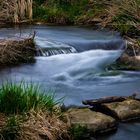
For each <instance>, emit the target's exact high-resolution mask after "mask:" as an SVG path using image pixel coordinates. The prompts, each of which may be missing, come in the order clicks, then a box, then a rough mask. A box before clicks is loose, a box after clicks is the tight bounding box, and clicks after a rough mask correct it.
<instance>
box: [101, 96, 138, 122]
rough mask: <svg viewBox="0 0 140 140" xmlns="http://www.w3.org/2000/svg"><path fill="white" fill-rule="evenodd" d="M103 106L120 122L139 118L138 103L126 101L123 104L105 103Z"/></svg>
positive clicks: (130, 100) (131, 100)
mask: <svg viewBox="0 0 140 140" xmlns="http://www.w3.org/2000/svg"><path fill="white" fill-rule="evenodd" d="M103 106H104V107H105V108H106V109H108V110H110V111H111V112H112V113H113V114H114V115H116V117H117V118H119V119H120V120H122V121H127V120H131V119H137V118H140V101H137V100H133V99H127V100H125V101H123V102H113V103H106V104H103Z"/></svg>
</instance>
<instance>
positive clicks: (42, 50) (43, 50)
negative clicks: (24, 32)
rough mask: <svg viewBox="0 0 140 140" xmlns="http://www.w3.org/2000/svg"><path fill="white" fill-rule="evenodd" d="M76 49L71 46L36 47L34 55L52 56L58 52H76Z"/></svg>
mask: <svg viewBox="0 0 140 140" xmlns="http://www.w3.org/2000/svg"><path fill="white" fill-rule="evenodd" d="M76 52H77V51H76V49H74V48H73V47H69V48H67V47H66V48H37V51H36V56H52V55H58V54H69V53H76Z"/></svg>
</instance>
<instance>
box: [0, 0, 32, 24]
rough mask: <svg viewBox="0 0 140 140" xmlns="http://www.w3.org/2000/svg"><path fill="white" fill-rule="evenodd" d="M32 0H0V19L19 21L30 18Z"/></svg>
mask: <svg viewBox="0 0 140 140" xmlns="http://www.w3.org/2000/svg"><path fill="white" fill-rule="evenodd" d="M32 3H33V2H32V0H0V20H1V21H5V22H15V23H19V22H22V21H23V20H26V19H32Z"/></svg>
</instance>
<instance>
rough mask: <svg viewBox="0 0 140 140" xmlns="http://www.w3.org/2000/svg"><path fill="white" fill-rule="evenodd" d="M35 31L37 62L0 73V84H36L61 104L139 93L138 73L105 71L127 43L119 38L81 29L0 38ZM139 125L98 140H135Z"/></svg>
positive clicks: (9, 31)
mask: <svg viewBox="0 0 140 140" xmlns="http://www.w3.org/2000/svg"><path fill="white" fill-rule="evenodd" d="M33 31H36V37H35V41H36V44H37V48H38V53H37V56H36V62H35V63H32V64H21V65H20V66H14V67H8V68H4V69H1V70H0V81H3V80H7V79H10V80H11V79H12V80H15V81H17V82H19V81H21V80H23V79H24V80H25V81H27V82H31V81H33V82H34V83H40V84H41V85H42V87H43V88H45V89H51V90H53V91H55V92H56V98H60V97H65V101H64V103H65V105H82V104H81V101H82V100H84V99H91V98H100V97H103V96H113V95H120V96H121V95H130V94H131V93H133V92H136V91H137V92H140V72H139V71H118V70H113V71H109V70H108V69H107V66H108V65H110V64H111V63H113V62H114V61H115V60H116V59H117V58H118V57H119V56H120V55H121V54H122V52H123V51H124V49H125V47H126V43H125V42H124V41H123V40H122V39H121V37H120V36H119V34H118V33H116V32H109V31H107V30H93V29H91V28H89V29H88V28H80V27H57V26H53V27H52V26H42V25H41V26H22V27H21V28H19V27H13V28H1V29H0V37H1V38H7V37H16V38H17V37H21V36H28V35H29V34H30V33H31V32H33ZM138 130H140V124H139V123H130V124H120V127H119V130H118V131H117V133H115V134H113V135H110V136H107V137H101V138H98V139H99V140H100V139H101V140H112V139H113V140H127V137H129V140H139V139H140V134H139V131H138Z"/></svg>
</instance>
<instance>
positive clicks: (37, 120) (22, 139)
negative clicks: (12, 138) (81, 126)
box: [18, 110, 69, 140]
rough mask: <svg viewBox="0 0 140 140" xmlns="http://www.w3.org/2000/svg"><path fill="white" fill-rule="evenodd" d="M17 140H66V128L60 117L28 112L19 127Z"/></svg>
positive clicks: (67, 137) (46, 113)
mask: <svg viewBox="0 0 140 140" xmlns="http://www.w3.org/2000/svg"><path fill="white" fill-rule="evenodd" d="M20 128H21V130H20V132H19V136H18V140H43V139H44V140H68V139H69V135H68V131H67V130H68V126H67V124H66V123H64V122H63V121H61V120H60V116H58V115H55V114H50V113H48V112H42V111H40V112H38V113H36V112H35V111H33V110H32V111H30V112H29V113H28V114H27V116H26V120H25V121H24V123H23V124H22V125H21V126H20Z"/></svg>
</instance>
